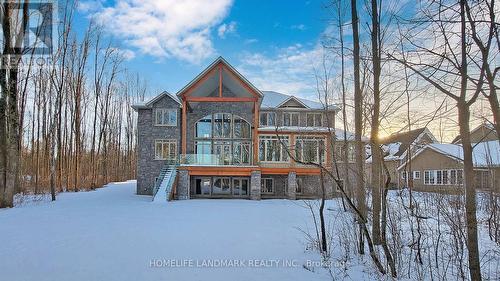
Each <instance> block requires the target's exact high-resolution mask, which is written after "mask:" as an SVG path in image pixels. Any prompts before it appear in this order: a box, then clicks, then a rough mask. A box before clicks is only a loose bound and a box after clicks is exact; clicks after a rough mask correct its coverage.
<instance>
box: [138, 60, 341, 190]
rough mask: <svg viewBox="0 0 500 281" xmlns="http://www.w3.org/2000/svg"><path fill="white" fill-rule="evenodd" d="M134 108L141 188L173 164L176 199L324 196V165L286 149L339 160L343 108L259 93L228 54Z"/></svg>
mask: <svg viewBox="0 0 500 281" xmlns="http://www.w3.org/2000/svg"><path fill="white" fill-rule="evenodd" d="M133 108H134V109H135V110H136V111H137V112H138V162H137V165H138V167H137V174H138V175H137V193H138V194H153V193H155V187H156V186H158V181H159V182H163V181H164V180H163V178H164V177H165V176H164V174H165V173H167V174H169V173H172V170H173V171H176V172H177V180H176V181H174V180H172V181H170V183H169V184H171V185H172V187H173V189H174V192H173V193H175V197H176V198H178V199H189V198H251V199H261V198H290V199H295V198H309V197H318V196H319V195H320V194H321V192H320V191H321V189H320V186H321V185H320V184H319V183H320V180H319V179H320V177H319V174H320V170H319V168H317V167H314V166H311V165H301V164H299V163H296V162H295V161H293V159H291V158H290V157H289V155H288V152H287V149H289V151H290V152H291V153H293V155H296V156H297V157H298V159H300V160H304V161H313V162H319V161H321V162H323V163H324V164H325V166H327V167H332V165H333V162H334V161H333V159H332V158H333V157H332V155H333V153H332V149H331V148H332V143H331V141H332V138H331V136H332V135H333V134H335V129H334V124H335V114H336V112H337V111H338V107H337V106H331V107H330V108H326V109H325V107H324V106H323V105H322V104H321V103H319V102H314V101H310V100H306V99H302V98H298V97H294V96H290V95H285V94H281V93H277V92H270V91H261V90H259V89H258V88H256V87H255V86H254V85H252V84H251V83H250V82H249V81H248V80H247V79H245V77H243V76H242V75H241V74H240V73H239V72H238V71H237V70H236V69H234V68H233V67H232V66H231V65H230V64H229V63H228V62H227V61H226V60H224V59H223V58H218V59H217V60H216V61H214V62H213V63H212V64H210V66H208V67H207V68H206V69H205V70H204V71H203V72H201V73H200V74H199V75H198V76H197V77H195V78H194V79H193V80H192V81H191V82H190V83H189V84H187V85H186V86H185V87H184V88H182V89H181V90H180V91H179V92H177V94H176V95H172V94H169V93H166V92H164V93H161V94H160V95H158V96H157V97H155V98H153V99H152V100H151V101H149V102H146V103H141V104H136V105H134V106H133ZM167 166H169V167H170V169H167V168H166V167H167ZM174 174H175V173H174ZM332 186H333V185H332V184H329V185H328V188H329V189H328V190H327V192H328V195H329V196H331V195H332V194H333V193H334V190H332Z"/></svg>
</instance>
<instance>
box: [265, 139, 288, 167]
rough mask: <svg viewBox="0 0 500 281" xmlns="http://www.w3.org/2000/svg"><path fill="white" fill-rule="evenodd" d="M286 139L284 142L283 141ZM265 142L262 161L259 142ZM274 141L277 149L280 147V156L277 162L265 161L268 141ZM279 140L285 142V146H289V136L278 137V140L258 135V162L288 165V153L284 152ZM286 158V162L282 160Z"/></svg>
mask: <svg viewBox="0 0 500 281" xmlns="http://www.w3.org/2000/svg"><path fill="white" fill-rule="evenodd" d="M285 138H286V140H285ZM263 140H265V141H264V142H265V145H264V160H262V159H261V158H260V148H261V142H262V141H263ZM272 140H276V141H278V144H279V147H280V156H279V160H278V161H273V160H267V148H268V141H272ZM280 140H282V141H286V142H287V146H288V147H289V146H290V136H289V135H279V138H278V137H277V136H275V135H259V147H258V149H259V162H261V163H289V162H290V157H289V155H288V153H287V152H286V150H285V148H284V147H283V146H282V145H281V143H280ZM285 158H286V160H284V159H285Z"/></svg>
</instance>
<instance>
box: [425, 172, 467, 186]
mask: <svg viewBox="0 0 500 281" xmlns="http://www.w3.org/2000/svg"><path fill="white" fill-rule="evenodd" d="M424 184H425V185H462V184H463V171H462V170H426V171H424Z"/></svg>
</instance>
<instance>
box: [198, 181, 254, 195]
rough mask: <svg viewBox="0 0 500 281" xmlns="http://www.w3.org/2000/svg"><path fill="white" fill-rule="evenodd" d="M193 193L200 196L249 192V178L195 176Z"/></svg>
mask: <svg viewBox="0 0 500 281" xmlns="http://www.w3.org/2000/svg"><path fill="white" fill-rule="evenodd" d="M192 183H193V184H194V187H192V188H193V193H194V194H195V195H200V196H211V195H215V196H216V195H234V196H246V195H249V193H250V179H249V178H245V177H195V178H194V179H193V180H192Z"/></svg>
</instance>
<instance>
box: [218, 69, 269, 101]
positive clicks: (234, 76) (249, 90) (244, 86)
mask: <svg viewBox="0 0 500 281" xmlns="http://www.w3.org/2000/svg"><path fill="white" fill-rule="evenodd" d="M223 68H224V69H225V70H227V72H229V74H230V75H231V76H232V77H233V78H234V79H236V80H237V81H238V82H239V83H240V85H241V86H243V88H245V89H246V90H247V91H248V92H250V94H252V95H253V96H254V97H256V98H259V97H260V95H259V94H258V93H257V92H256V91H255V90H254V89H252V88H250V87H249V86H248V85H247V83H246V82H244V81H242V80H241V78H240V77H238V75H237V74H236V73H234V72H233V70H231V69H230V68H229V67H225V66H223Z"/></svg>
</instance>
